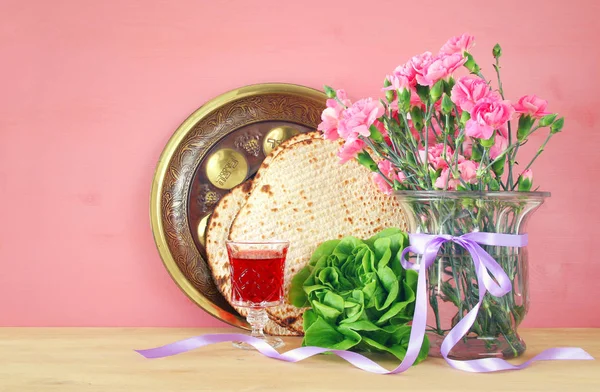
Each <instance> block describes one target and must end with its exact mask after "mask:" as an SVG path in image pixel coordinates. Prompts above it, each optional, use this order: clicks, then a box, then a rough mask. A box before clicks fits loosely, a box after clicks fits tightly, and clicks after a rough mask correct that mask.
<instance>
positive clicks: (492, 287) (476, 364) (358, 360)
mask: <svg viewBox="0 0 600 392" xmlns="http://www.w3.org/2000/svg"><path fill="white" fill-rule="evenodd" d="M445 242H454V243H456V244H459V245H460V246H462V247H463V248H465V249H466V250H467V251H468V252H469V253H470V254H471V258H472V259H473V263H474V265H475V271H476V274H477V280H478V283H479V285H478V286H479V302H478V303H477V305H475V306H474V307H473V309H471V311H469V312H468V313H467V315H466V316H465V317H463V319H462V320H460V321H459V322H458V324H456V325H455V326H454V328H452V330H451V331H450V332H449V333H448V335H447V336H446V338H444V341H443V342H442V346H441V349H440V351H441V353H442V356H443V357H444V359H445V360H446V362H448V364H449V365H450V366H452V367H453V368H455V369H460V370H464V371H467V372H495V371H500V370H518V369H523V368H525V367H527V366H529V365H530V364H531V363H532V362H534V361H544V360H553V359H581V360H592V359H594V358H593V357H592V356H591V355H590V354H588V353H587V352H585V351H584V350H582V349H581V348H577V347H561V348H551V349H548V350H545V351H543V352H542V353H540V354H538V355H536V356H535V357H533V358H532V359H530V360H529V361H527V362H524V363H522V364H521V365H512V364H510V363H508V362H507V361H505V360H503V359H500V358H483V359H473V360H469V361H457V360H454V359H450V358H448V353H449V352H450V350H452V348H453V347H454V346H455V345H456V344H457V343H458V342H459V341H460V340H461V339H462V337H463V336H465V335H466V334H467V333H468V332H469V329H470V328H471V326H472V325H473V323H474V322H475V318H476V317H477V312H478V311H479V308H480V307H481V303H482V302H483V297H484V296H485V293H486V292H488V291H489V292H490V293H491V294H492V295H494V296H496V297H501V296H503V295H505V294H506V293H508V292H510V291H511V289H512V285H511V283H510V279H509V278H508V276H507V275H506V272H504V270H503V269H502V267H501V266H500V265H499V264H498V263H497V262H496V260H494V258H493V257H492V256H490V255H489V254H488V253H487V252H486V251H485V250H484V249H483V248H482V247H481V246H480V245H494V246H510V247H523V246H526V245H527V235H526V234H523V235H511V234H496V233H484V232H473V233H468V234H465V235H462V236H460V237H453V236H449V235H427V234H411V235H410V246H409V247H407V248H406V249H404V251H403V252H402V254H401V263H402V266H403V267H404V268H405V269H413V270H417V271H418V272H419V277H418V281H417V293H416V299H415V314H414V318H413V323H412V328H411V331H410V340H409V343H408V348H407V350H406V355H405V356H404V359H403V361H402V363H400V365H399V366H398V367H397V368H396V369H394V370H391V371H390V370H387V369H385V368H383V367H382V366H379V365H378V364H377V363H375V362H373V361H372V360H370V359H369V358H367V357H364V356H362V355H360V354H358V353H354V352H350V351H345V350H332V349H327V348H322V347H300V348H297V349H293V350H290V351H288V352H286V353H283V354H279V353H278V352H277V351H276V350H275V349H273V348H272V347H271V346H269V345H268V344H267V343H265V342H264V341H262V340H260V339H257V338H253V337H252V336H248V335H243V334H213V335H204V336H196V337H192V338H189V339H185V340H181V341H179V342H175V343H171V344H168V345H166V346H162V347H156V348H151V349H148V350H136V351H137V352H138V353H140V354H141V355H143V356H144V357H146V358H161V357H166V356H169V355H175V354H179V353H183V352H186V351H190V350H193V349H195V348H198V347H203V346H207V345H209V344H214V343H221V342H229V341H242V342H246V343H248V344H250V345H252V346H253V347H254V348H256V349H257V350H258V351H259V352H260V353H261V354H263V355H265V356H267V357H269V358H273V359H278V360H280V361H286V362H299V361H301V360H303V359H306V358H309V357H311V356H313V355H317V354H320V353H324V352H331V353H333V354H336V355H337V356H339V357H341V358H343V359H345V360H346V361H348V362H349V363H351V364H352V365H354V366H356V367H358V368H360V369H362V370H365V371H368V372H371V373H378V374H395V373H402V372H404V371H406V370H408V369H409V368H410V367H411V366H412V365H413V363H414V362H415V360H416V359H417V356H418V355H419V351H420V350H421V345H422V344H423V339H424V337H425V328H426V325H427V288H426V285H427V282H426V272H427V268H429V267H430V266H431V265H432V264H433V263H434V262H435V259H436V257H437V254H438V251H439V249H440V247H441V246H442V245H443V244H444V243H445ZM409 252H412V253H416V254H420V255H422V256H423V257H422V258H421V261H420V263H419V264H413V263H410V262H409V261H407V260H406V255H407V254H408V253H409ZM490 274H491V275H492V276H493V278H492V276H490Z"/></svg>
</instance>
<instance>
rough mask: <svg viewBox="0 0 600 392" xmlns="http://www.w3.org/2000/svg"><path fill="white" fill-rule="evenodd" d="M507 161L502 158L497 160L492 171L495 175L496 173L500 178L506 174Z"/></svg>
mask: <svg viewBox="0 0 600 392" xmlns="http://www.w3.org/2000/svg"><path fill="white" fill-rule="evenodd" d="M505 161H506V157H505V156H502V158H501V159H498V160H496V161H495V162H494V163H493V164H492V170H493V171H494V173H496V176H498V177H500V176H501V175H502V174H504V163H505Z"/></svg>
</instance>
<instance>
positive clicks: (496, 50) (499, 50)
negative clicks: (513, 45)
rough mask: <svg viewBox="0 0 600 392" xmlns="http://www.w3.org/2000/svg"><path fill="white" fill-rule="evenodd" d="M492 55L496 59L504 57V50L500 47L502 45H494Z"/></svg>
mask: <svg viewBox="0 0 600 392" xmlns="http://www.w3.org/2000/svg"><path fill="white" fill-rule="evenodd" d="M492 54H493V55H494V58H495V59H499V58H500V56H502V48H501V47H500V44H496V45H494V49H492Z"/></svg>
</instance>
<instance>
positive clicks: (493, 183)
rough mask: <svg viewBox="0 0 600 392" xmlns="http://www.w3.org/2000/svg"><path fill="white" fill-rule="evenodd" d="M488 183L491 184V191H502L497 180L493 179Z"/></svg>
mask: <svg viewBox="0 0 600 392" xmlns="http://www.w3.org/2000/svg"><path fill="white" fill-rule="evenodd" d="M499 176H500V174H499ZM488 183H489V184H490V191H492V192H495V191H499V190H500V183H499V182H498V180H496V179H495V178H492V179H491V180H490V181H489V182H488Z"/></svg>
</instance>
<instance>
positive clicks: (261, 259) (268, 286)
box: [229, 250, 286, 304]
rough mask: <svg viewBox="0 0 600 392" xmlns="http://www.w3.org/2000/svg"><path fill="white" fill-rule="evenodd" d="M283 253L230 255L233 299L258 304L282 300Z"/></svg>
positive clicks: (239, 253)
mask: <svg viewBox="0 0 600 392" xmlns="http://www.w3.org/2000/svg"><path fill="white" fill-rule="evenodd" d="M285 256H286V255H285V253H283V254H282V252H280V251H271V250H246V251H243V252H238V253H237V254H236V255H235V256H231V255H229V263H230V272H231V283H232V287H231V289H232V293H231V296H232V300H233V302H237V303H239V302H244V303H251V304H259V303H261V302H278V301H280V300H281V299H282V298H283V271H284V266H285Z"/></svg>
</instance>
